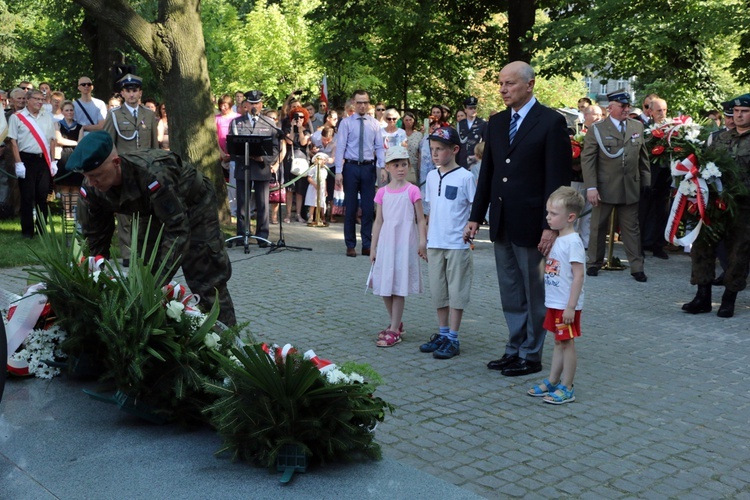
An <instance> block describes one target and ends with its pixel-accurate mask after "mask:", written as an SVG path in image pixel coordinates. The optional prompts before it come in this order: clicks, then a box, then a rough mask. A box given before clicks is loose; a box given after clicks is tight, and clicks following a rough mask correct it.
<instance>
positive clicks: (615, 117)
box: [581, 90, 651, 282]
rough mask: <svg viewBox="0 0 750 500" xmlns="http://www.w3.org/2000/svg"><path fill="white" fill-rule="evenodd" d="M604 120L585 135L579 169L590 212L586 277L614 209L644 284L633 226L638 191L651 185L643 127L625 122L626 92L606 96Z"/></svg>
mask: <svg viewBox="0 0 750 500" xmlns="http://www.w3.org/2000/svg"><path fill="white" fill-rule="evenodd" d="M607 98H608V99H609V106H608V109H609V117H607V118H606V119H604V120H602V121H600V122H597V123H594V124H593V125H591V127H589V130H588V132H586V138H585V139H584V141H583V152H582V153H581V170H582V172H583V183H584V187H585V188H586V198H587V199H588V201H589V202H590V203H591V205H592V206H593V207H594V210H593V213H592V214H591V236H590V238H589V250H588V266H589V268H588V269H587V271H586V274H588V275H589V276H596V275H597V274H598V273H599V268H600V267H601V266H602V264H603V263H604V249H605V248H604V246H605V245H604V238H605V236H606V234H607V230H608V227H609V225H608V222H609V216H610V214H611V213H612V209H613V208H616V209H617V218H618V220H619V221H620V236H621V238H622V241H623V243H624V244H625V254H626V255H627V257H628V262H629V263H630V273H631V274H632V276H633V278H634V279H635V280H636V281H641V282H643V281H646V280H647V278H646V274H645V273H644V272H643V255H642V253H641V233H640V228H639V226H638V201H639V199H640V195H641V191H642V190H646V189H647V187H650V186H651V170H650V165H649V160H648V152H647V151H646V143H645V141H644V138H643V123H641V122H640V121H638V120H633V119H632V118H628V112H629V111H630V104H631V100H630V94H628V93H627V92H625V91H624V90H617V91H615V92H612V93H610V94H607Z"/></svg>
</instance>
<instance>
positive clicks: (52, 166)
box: [49, 160, 57, 177]
mask: <svg viewBox="0 0 750 500" xmlns="http://www.w3.org/2000/svg"><path fill="white" fill-rule="evenodd" d="M49 171H50V173H51V174H52V177H54V176H56V175H57V160H53V161H52V163H50V165H49Z"/></svg>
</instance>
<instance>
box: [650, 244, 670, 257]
mask: <svg viewBox="0 0 750 500" xmlns="http://www.w3.org/2000/svg"><path fill="white" fill-rule="evenodd" d="M651 252H652V253H653V254H654V257H656V258H657V259H664V260H667V259H669V255H667V252H665V251H664V248H663V247H662V246H660V245H654V247H653V248H651Z"/></svg>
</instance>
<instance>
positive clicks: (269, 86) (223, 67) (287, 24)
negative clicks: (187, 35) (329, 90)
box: [201, 0, 323, 106]
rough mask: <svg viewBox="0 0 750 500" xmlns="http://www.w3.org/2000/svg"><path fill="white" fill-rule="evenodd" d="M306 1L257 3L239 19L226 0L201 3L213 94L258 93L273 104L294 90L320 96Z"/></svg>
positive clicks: (317, 68) (313, 96)
mask: <svg viewBox="0 0 750 500" xmlns="http://www.w3.org/2000/svg"><path fill="white" fill-rule="evenodd" d="M311 5H312V2H311V1H310V0H284V1H282V2H281V3H279V4H276V3H271V2H268V3H267V2H266V1H264V0H263V1H259V2H257V3H256V4H255V6H254V7H253V8H252V10H251V11H250V12H248V13H247V16H246V17H245V19H244V20H243V19H242V18H241V17H240V15H239V14H238V12H237V9H236V8H235V7H233V6H232V5H230V4H229V2H227V1H225V0H206V1H204V2H203V3H202V11H201V19H202V20H203V33H204V37H205V39H206V55H207V57H208V69H209V73H210V74H211V79H212V86H213V88H214V92H215V93H217V94H224V93H228V94H234V92H235V91H237V90H242V91H248V90H251V89H255V88H257V89H260V90H262V91H263V92H264V93H265V95H266V101H267V103H268V104H269V105H272V106H273V105H277V104H279V103H281V102H282V101H283V100H284V98H285V97H286V96H287V95H289V94H290V93H291V92H292V91H293V90H295V89H302V90H304V91H306V92H307V96H306V97H309V98H315V97H317V95H318V90H317V89H318V85H319V80H320V79H322V77H323V69H322V68H321V67H320V66H318V65H317V64H315V63H314V61H313V60H312V58H311V53H312V49H311V47H310V37H309V31H308V30H309V27H308V25H307V23H306V22H304V17H303V16H304V15H305V13H306V12H307V11H308V10H309V9H310V8H311Z"/></svg>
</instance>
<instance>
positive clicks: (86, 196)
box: [80, 186, 89, 198]
mask: <svg viewBox="0 0 750 500" xmlns="http://www.w3.org/2000/svg"><path fill="white" fill-rule="evenodd" d="M80 193H81V196H83V197H84V198H88V196H89V194H88V193H87V192H86V190H85V189H84V188H83V186H81V191H80Z"/></svg>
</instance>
